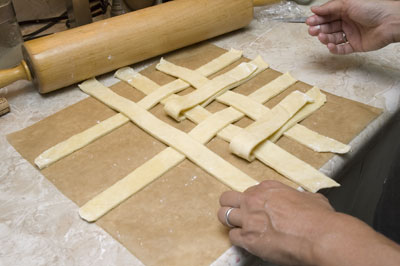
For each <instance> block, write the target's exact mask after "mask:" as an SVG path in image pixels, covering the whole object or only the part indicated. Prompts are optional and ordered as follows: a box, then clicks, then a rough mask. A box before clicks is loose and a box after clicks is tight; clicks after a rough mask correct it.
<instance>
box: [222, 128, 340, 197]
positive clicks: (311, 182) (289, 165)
mask: <svg viewBox="0 0 400 266" xmlns="http://www.w3.org/2000/svg"><path fill="white" fill-rule="evenodd" d="M243 131H244V129H242V128H240V127H238V126H234V125H229V126H227V127H226V128H225V129H223V130H221V131H220V132H219V133H218V137H220V138H222V139H224V140H225V141H227V142H230V141H232V139H234V137H235V136H237V135H239V134H240V133H241V132H243ZM253 154H254V156H255V157H256V158H257V159H258V160H260V161H261V162H263V163H264V164H266V165H267V166H269V167H271V168H272V169H274V170H276V171H277V172H278V173H280V174H282V175H283V176H285V177H287V178H288V179H290V180H292V181H293V182H295V183H297V184H299V185H300V186H302V187H304V188H305V189H306V190H308V191H310V192H317V191H318V190H320V189H322V188H328V187H337V186H340V185H339V184H338V183H337V182H335V181H334V180H333V179H331V178H329V177H327V176H325V175H324V174H323V173H321V172H319V171H318V170H317V169H315V168H314V167H312V166H311V165H309V164H307V163H305V162H304V161H302V160H300V159H298V158H297V157H295V156H293V155H291V154H290V153H288V152H287V151H285V150H284V149H282V148H281V147H279V146H278V145H275V144H274V143H272V142H271V141H265V142H263V143H262V144H260V145H259V146H257V147H256V148H255V149H254V152H253Z"/></svg>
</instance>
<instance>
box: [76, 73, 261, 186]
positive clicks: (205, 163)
mask: <svg viewBox="0 0 400 266" xmlns="http://www.w3.org/2000/svg"><path fill="white" fill-rule="evenodd" d="M79 87H80V88H81V90H82V91H84V92H86V93H87V94H89V95H91V96H93V97H95V98H96V99H98V100H99V101H101V102H103V103H104V104H106V105H108V106H109V107H111V108H113V109H115V110H117V111H119V112H121V113H123V114H124V115H126V116H127V117H129V118H130V119H131V121H132V122H134V123H135V124H136V125H138V126H139V127H140V128H142V129H143V130H145V131H146V132H147V133H149V134H150V135H152V136H153V137H155V138H157V139H159V140H160V141H162V142H163V143H165V144H167V145H168V146H170V147H173V148H174V149H176V150H178V151H179V152H181V153H183V154H184V155H185V156H186V157H187V158H188V159H190V160H191V161H193V162H194V163H196V164H197V165H198V166H200V167H201V168H203V169H204V170H205V171H207V172H208V173H210V174H211V175H213V176H214V177H216V178H217V179H218V180H220V181H221V182H222V183H224V184H226V185H227V186H229V187H231V188H233V189H235V190H238V191H243V190H245V189H246V188H248V187H249V186H252V185H255V184H257V183H258V182H257V181H255V180H254V179H252V178H251V177H249V176H248V175H246V174H245V173H243V172H242V171H240V170H239V169H237V168H235V167H234V166H232V165H231V164H229V163H228V162H227V161H225V160H224V159H222V158H221V157H219V156H218V155H217V154H215V153H213V152H212V151H210V150H209V149H208V148H206V147H205V146H204V145H203V144H201V143H200V142H198V141H196V140H195V139H193V138H192V137H190V136H189V135H188V134H186V133H184V132H182V131H180V130H178V129H176V128H174V127H172V126H170V125H168V124H167V123H165V122H163V121H161V120H159V119H158V118H156V117H155V116H154V115H153V114H151V113H150V112H148V111H147V110H145V109H143V108H141V107H139V106H138V105H137V104H136V103H135V102H132V101H130V100H128V99H126V98H124V97H122V96H119V95H118V94H116V93H114V92H113V91H111V90H110V89H109V88H107V87H105V86H103V85H102V84H101V83H100V82H98V81H97V80H95V79H90V80H87V81H85V82H83V83H82V84H80V85H79Z"/></svg>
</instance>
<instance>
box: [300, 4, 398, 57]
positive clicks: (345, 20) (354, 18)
mask: <svg viewBox="0 0 400 266" xmlns="http://www.w3.org/2000/svg"><path fill="white" fill-rule="evenodd" d="M311 11H312V12H313V13H314V14H315V15H313V16H310V17H309V18H308V19H307V21H306V23H307V24H308V25H309V26H310V27H309V30H308V32H309V34H310V35H312V36H318V39H319V41H320V42H321V43H323V44H325V45H327V47H328V49H329V51H330V52H331V53H333V54H349V53H353V52H367V51H372V50H377V49H380V48H382V47H385V46H386V45H388V44H390V43H393V42H398V41H400V2H399V1H377V0H332V1H329V2H327V3H326V4H324V5H321V6H315V7H312V8H311Z"/></svg>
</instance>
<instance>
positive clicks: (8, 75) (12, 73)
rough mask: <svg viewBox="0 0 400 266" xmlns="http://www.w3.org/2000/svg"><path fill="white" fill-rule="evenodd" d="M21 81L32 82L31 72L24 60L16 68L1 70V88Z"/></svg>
mask: <svg viewBox="0 0 400 266" xmlns="http://www.w3.org/2000/svg"><path fill="white" fill-rule="evenodd" d="M21 79H25V80H29V81H31V80H32V75H31V72H30V70H29V68H28V66H27V64H26V62H25V61H24V60H22V62H21V64H19V65H18V66H16V67H14V68H10V69H3V70H0V88H3V87H5V86H7V85H10V84H11V83H13V82H15V81H17V80H21Z"/></svg>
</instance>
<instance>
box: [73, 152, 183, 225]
mask: <svg viewBox="0 0 400 266" xmlns="http://www.w3.org/2000/svg"><path fill="white" fill-rule="evenodd" d="M184 159H185V156H184V155H183V154H181V153H179V152H177V151H176V150H174V149H172V148H170V147H168V148H166V149H165V150H163V151H162V152H160V153H159V154H157V155H156V156H154V157H153V158H152V159H150V160H148V161H147V162H145V163H144V164H143V165H141V166H139V167H138V168H136V169H135V171H133V172H132V173H130V174H129V175H127V176H126V177H124V178H122V179H121V180H119V181H118V182H116V183H114V184H113V185H112V186H111V187H109V188H107V189H106V190H104V191H103V192H101V193H100V194H98V195H97V196H96V197H94V198H93V199H91V200H89V201H88V202H87V203H86V204H85V205H83V206H82V207H81V208H80V209H79V215H80V216H81V218H82V219H84V220H86V221H88V222H94V221H96V220H97V219H99V218H100V217H101V216H103V215H104V214H106V213H107V212H109V211H110V210H111V209H113V208H115V207H116V206H118V205H119V204H120V203H121V202H123V201H124V200H126V199H127V198H129V197H130V196H132V195H133V194H134V193H136V192H138V191H139V190H141V189H142V188H144V187H145V186H147V185H148V184H150V183H151V182H153V181H154V180H155V179H157V178H158V177H160V176H161V175H163V174H164V173H165V172H167V171H168V170H169V169H171V168H172V167H174V166H176V165H177V164H179V163H180V162H182V161H183V160H184Z"/></svg>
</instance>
